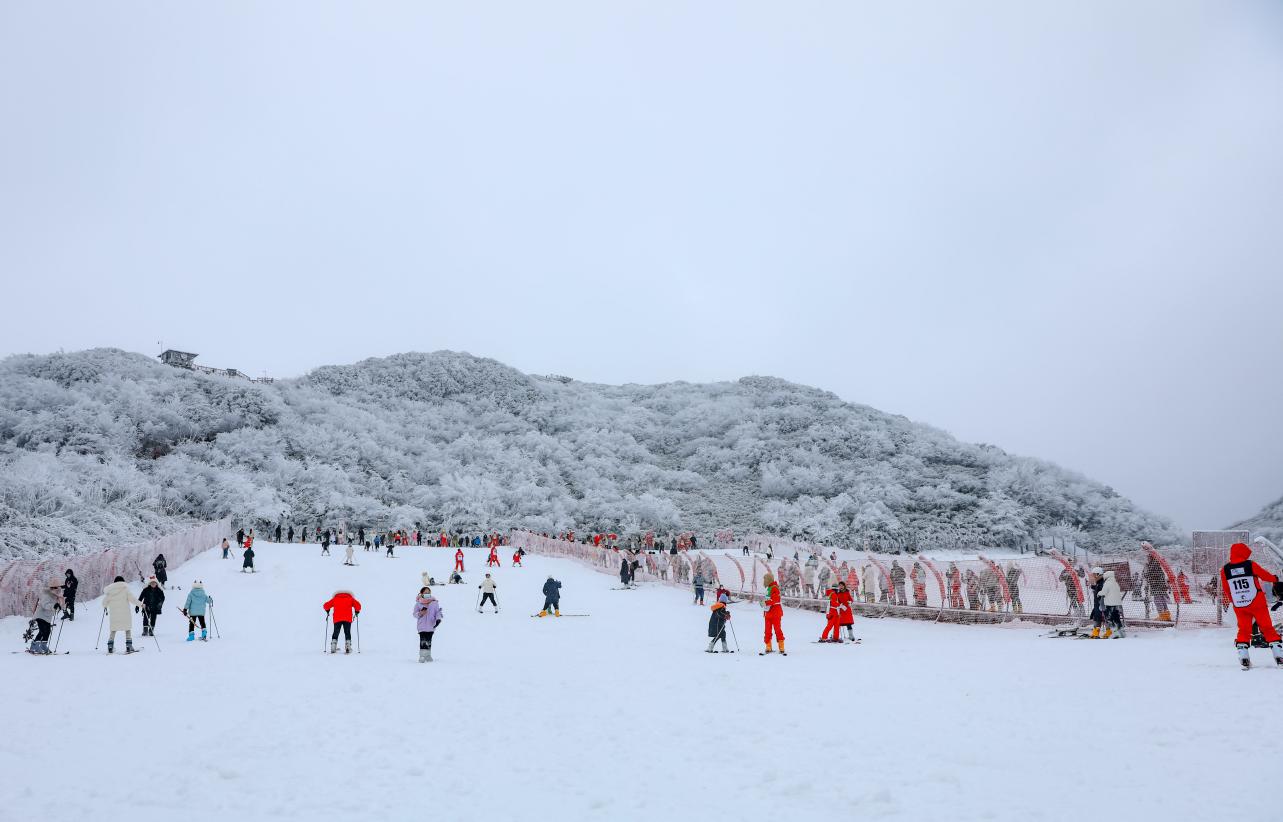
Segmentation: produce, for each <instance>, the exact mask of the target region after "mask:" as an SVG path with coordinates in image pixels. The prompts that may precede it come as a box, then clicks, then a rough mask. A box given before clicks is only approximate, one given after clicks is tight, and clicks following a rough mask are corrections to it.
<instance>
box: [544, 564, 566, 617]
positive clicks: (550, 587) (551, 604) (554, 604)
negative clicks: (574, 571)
mask: <svg viewBox="0 0 1283 822" xmlns="http://www.w3.org/2000/svg"><path fill="white" fill-rule="evenodd" d="M549 611H552V615H553V616H561V583H560V582H558V581H557V580H555V579H553V578H552V574H549V575H548V581H547V582H545V583H544V584H543V610H542V611H540V612H539V616H541V617H542V616H548V612H549Z"/></svg>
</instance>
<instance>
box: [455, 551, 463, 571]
mask: <svg viewBox="0 0 1283 822" xmlns="http://www.w3.org/2000/svg"><path fill="white" fill-rule="evenodd" d="M454 570H456V571H462V570H463V549H462V548H460V549H458V550H457V551H455V552H454Z"/></svg>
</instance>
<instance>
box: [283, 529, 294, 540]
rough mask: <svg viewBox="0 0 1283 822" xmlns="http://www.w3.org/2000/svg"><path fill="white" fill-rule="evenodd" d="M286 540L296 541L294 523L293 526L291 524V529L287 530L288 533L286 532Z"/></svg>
mask: <svg viewBox="0 0 1283 822" xmlns="http://www.w3.org/2000/svg"><path fill="white" fill-rule="evenodd" d="M285 541H286V542H293V541H294V526H293V525H291V526H290V530H289V531H288V532H287V534H286V537H285Z"/></svg>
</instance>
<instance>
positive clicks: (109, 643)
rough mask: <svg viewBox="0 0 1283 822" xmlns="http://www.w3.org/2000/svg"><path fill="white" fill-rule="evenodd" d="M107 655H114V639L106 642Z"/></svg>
mask: <svg viewBox="0 0 1283 822" xmlns="http://www.w3.org/2000/svg"><path fill="white" fill-rule="evenodd" d="M107 653H109V654H114V653H116V640H114V639H109V640H107Z"/></svg>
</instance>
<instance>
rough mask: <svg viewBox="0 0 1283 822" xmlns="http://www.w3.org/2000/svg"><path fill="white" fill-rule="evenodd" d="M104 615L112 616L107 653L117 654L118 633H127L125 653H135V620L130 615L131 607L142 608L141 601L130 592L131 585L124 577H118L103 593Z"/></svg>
mask: <svg viewBox="0 0 1283 822" xmlns="http://www.w3.org/2000/svg"><path fill="white" fill-rule="evenodd" d="M102 605H103V613H106V614H110V616H111V620H110V624H109V625H108V626H107V628H108V630H109V632H110V633H108V634H107V653H109V654H111V653H115V652H116V632H117V631H124V632H125V653H127V654H132V653H133V652H134V631H133V627H134V618H133V617H132V616H131V615H130V613H129V606H131V605H132V606H134V608H140V607H142V602H141V601H139V599H138V598H137V597H135V596H134V595H133V594H132V593H131V592H130V590H129V583H127V582H125V578H124V577H116V581H115V582H113V583H111V584H110V585H108V586H107V587H106V588H104V589H103V592H102Z"/></svg>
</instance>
